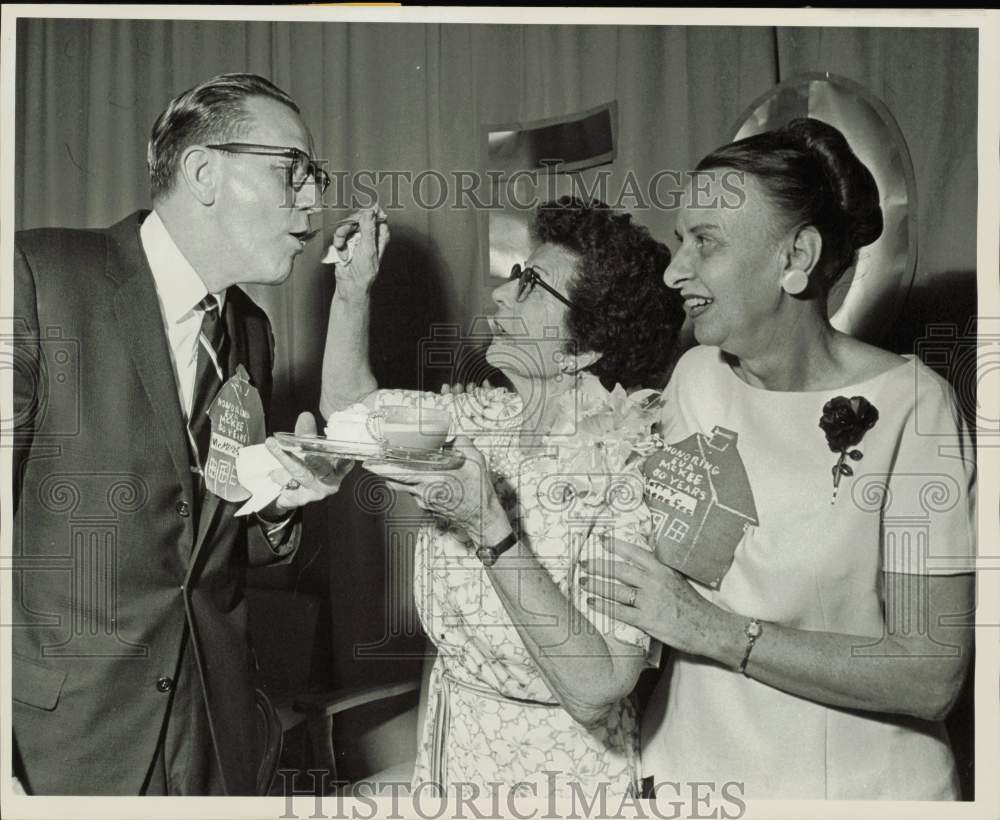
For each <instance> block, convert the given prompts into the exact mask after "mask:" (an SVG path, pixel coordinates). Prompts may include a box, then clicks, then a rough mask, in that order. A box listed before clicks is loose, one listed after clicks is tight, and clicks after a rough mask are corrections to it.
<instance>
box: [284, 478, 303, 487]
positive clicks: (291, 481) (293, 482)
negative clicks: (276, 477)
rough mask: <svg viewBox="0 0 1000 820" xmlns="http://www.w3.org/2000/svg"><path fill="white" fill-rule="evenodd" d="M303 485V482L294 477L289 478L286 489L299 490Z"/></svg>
mask: <svg viewBox="0 0 1000 820" xmlns="http://www.w3.org/2000/svg"><path fill="white" fill-rule="evenodd" d="M301 486H302V484H301V483H299V482H298V481H297V480H296V479H294V478H290V479H288V481H286V482H285V489H286V490H297V489H298V488H299V487H301Z"/></svg>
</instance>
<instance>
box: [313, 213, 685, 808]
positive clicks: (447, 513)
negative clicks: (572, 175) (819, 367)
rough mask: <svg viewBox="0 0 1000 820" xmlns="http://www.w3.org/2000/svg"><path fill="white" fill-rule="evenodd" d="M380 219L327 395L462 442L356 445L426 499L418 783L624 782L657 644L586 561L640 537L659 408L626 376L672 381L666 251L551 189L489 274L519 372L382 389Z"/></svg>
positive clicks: (633, 781)
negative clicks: (441, 458) (415, 458)
mask: <svg viewBox="0 0 1000 820" xmlns="http://www.w3.org/2000/svg"><path fill="white" fill-rule="evenodd" d="M373 226H374V220H373V218H372V217H371V216H370V215H363V218H362V219H361V220H360V223H359V226H358V233H359V234H360V238H359V240H358V241H359V244H358V246H357V247H356V248H355V249H354V253H352V254H351V256H350V261H349V262H338V263H337V265H336V276H337V289H336V293H335V295H334V302H333V306H332V309H331V314H330V330H329V335H328V339H327V348H326V353H325V357H324V365H323V393H322V399H321V409H322V410H323V413H324V415H329V414H330V413H331V412H333V411H335V410H338V409H341V408H343V407H345V406H347V405H349V404H351V403H352V402H355V401H357V400H358V399H359V397H365V398H364V403H365V404H366V406H367V407H369V408H379V407H386V406H389V405H410V406H421V407H437V408H447V409H448V410H450V411H451V413H452V416H453V422H454V425H455V427H456V428H457V429H458V430H459V431H460V432H461V433H462V434H463V435H459V437H458V438H457V440H456V443H455V446H456V447H458V448H461V449H462V450H463V452H464V454H465V462H464V464H463V465H462V466H461V467H459V468H456V469H454V470H451V471H448V472H433V473H428V472H413V471H412V470H409V471H408V470H406V469H405V468H402V467H400V466H398V465H389V464H386V463H384V462H383V463H370V464H366V465H365V466H366V467H368V468H369V469H370V470H372V471H373V472H376V473H378V474H379V475H382V476H384V477H385V478H387V479H388V480H389V481H390V483H391V486H392V487H393V488H395V489H397V490H400V491H405V492H408V493H410V494H412V495H413V496H414V497H415V498H416V500H417V503H418V505H420V506H421V507H423V508H424V509H426V510H429V511H430V512H432V513H434V518H433V519H431V520H429V521H428V522H427V523H426V525H424V526H423V527H422V529H421V531H420V534H419V537H418V542H417V546H416V567H415V598H416V602H417V607H418V611H419V613H420V617H421V620H422V622H423V625H424V627H425V629H426V632H427V634H428V636H429V637H430V639H431V641H433V643H434V644H435V645H436V647H437V651H438V656H437V660H436V663H435V666H434V669H433V672H432V675H431V679H430V690H429V696H428V698H427V702H428V712H427V715H426V719H425V722H424V731H423V737H422V738H421V741H420V745H419V753H418V759H417V764H416V769H415V772H414V785H415V786H418V785H420V784H424V783H428V784H435V785H436V786H437V787H438V788H441V789H447V788H449V787H456V786H459V785H460V784H475V785H476V786H477V787H478V788H480V789H489V788H490V784H495V783H500V784H503V785H505V786H508V787H513V786H515V785H518V784H520V786H519V787H520V788H522V789H525V790H527V791H528V792H529V793H531V794H534V795H538V794H541V793H543V792H544V793H550V792H555V793H556V794H557V795H562V796H568V795H569V794H570V793H571V791H570V790H571V789H577V790H579V793H580V794H584V795H586V796H587V799H588V800H589V799H592V798H593V796H594V795H595V794H598V793H600V792H604V793H605V794H606V795H607V796H608V797H609V798H614V797H615V796H618V797H620V798H623V797H625V796H626V795H627V794H631V793H634V792H633V791H632V790H634V789H635V788H636V785H637V775H638V758H637V753H638V749H637V734H638V727H637V722H636V713H635V709H634V706H633V704H632V702H631V700H630V698H629V695H630V693H631V691H632V689H633V687H634V686H635V683H636V680H637V678H638V676H639V673H640V672H641V671H642V669H643V668H644V667H645V666H646V665H647V664H649V663H650V662H651V656H653V655H656V650H657V648H658V647H656V646H655V645H654V646H653V647H651V645H650V643H651V642H650V641H649V639H648V638H647V637H646V636H645V635H644V634H643V633H642V632H641V631H639V630H636V629H633V628H629V627H627V626H625V625H623V624H622V623H621V622H619V621H618V620H616V619H615V618H614V617H605V616H601V615H596V614H595V613H594V611H593V610H592V609H588V608H587V606H586V605H585V603H584V601H583V595H582V592H581V589H580V586H579V584H578V583H577V578H578V575H579V566H580V561H581V560H582V559H585V558H587V557H590V558H595V557H597V556H599V555H600V554H601V552H602V544H604V543H606V542H608V541H610V540H612V539H618V540H625V541H628V542H630V543H633V544H636V545H637V546H638V547H639V548H647V547H646V546H645V545H646V542H647V537H648V535H649V532H650V517H649V512H648V510H647V508H646V507H645V505H644V503H643V502H642V485H641V478H640V476H639V474H638V470H637V467H636V461H637V457H636V453H635V451H634V448H635V447H636V446H640V447H641V446H642V444H643V443H644V442H648V440H649V436H650V426H651V424H652V423H653V422H654V421H655V419H656V416H657V415H658V411H657V409H656V406H657V405H656V402H655V398H656V396H655V394H653V391H648V390H647V391H639V392H633V393H632V394H631V395H629V394H628V393H627V389H629V390H631V389H634V388H640V387H644V386H648V385H662V383H663V380H664V378H665V375H666V372H667V370H668V369H669V367H670V365H671V363H672V361H673V358H674V349H675V346H676V342H677V335H678V331H679V329H680V326H681V323H682V321H683V315H682V310H681V304H680V300H679V299H678V298H677V297H676V295H674V294H672V293H671V292H670V291H669V289H667V288H666V287H665V286H664V284H663V282H662V278H661V277H662V274H663V270H664V269H665V268H666V266H667V264H668V263H669V261H670V253H669V251H668V249H667V248H666V247H665V246H664V245H662V244H660V243H659V242H656V241H655V240H654V239H652V237H651V236H650V235H649V233H648V231H646V230H645V229H644V228H642V227H639V226H637V225H634V224H632V222H631V220H630V218H629V217H628V216H625V215H616V214H615V213H613V212H612V211H611V210H609V209H608V208H607V206H604V205H602V204H600V203H583V202H580V201H578V200H574V199H569V198H564V199H560V200H559V201H557V202H550V203H547V204H546V205H543V206H542V207H541V208H540V209H539V210H538V212H537V217H536V219H535V224H534V235H535V238H536V240H537V246H536V247H535V249H534V251H533V252H532V253H531V255H530V256H529V257H528V259H527V260H526V261H525V262H524V264H523V265H516V266H515V267H514V270H513V271H512V273H511V277H510V280H509V281H508V282H506V283H504V284H502V285H500V286H499V287H498V288H496V289H495V290H494V291H493V300H494V302H495V303H496V313H495V315H493V316H492V318H491V322H492V327H493V339H492V342H491V344H490V346H489V349H488V351H487V354H486V355H487V360H488V361H489V362H490V363H492V364H493V365H494V366H495V367H497V368H499V369H500V370H501V371H502V372H503V373H504V374H505V375H506V376H507V378H508V379H509V380H510V383H511V385H512V386H513V389H512V390H506V389H501V388H496V389H477V390H474V391H472V392H467V393H462V394H458V395H452V394H451V393H446V394H443V395H440V394H434V393H423V394H421V393H417V392H415V391H402V390H377V389H376V387H377V385H376V383H375V381H374V378H373V376H372V374H371V371H370V369H369V367H368V362H367V347H366V343H365V337H366V334H367V332H366V329H365V328H366V324H367V310H368V307H367V299H368V297H367V293H368V289H369V288H370V286H371V282H372V281H373V279H374V277H375V274H376V268H377V264H378V263H377V256H378V254H377V252H376V250H375V248H376V245H377V242H376V240H375V238H374V227H373ZM344 233H346V232H345V231H342V232H341V235H339V236H338V237H336V238H335V240H334V246H335V248H342V247H344V246H345V245H346V242H345V239H346V237H345V236H344ZM359 339H360V340H361V342H360V344H359V341H358V340H359ZM602 381H604V382H605V383H606V384H607V385H608V386H609V387H612V386H613V388H614V389H613V390H612V391H610V392H609V391H608V390H607V389H606V388H605V387H604V386H602V384H601V382H602Z"/></svg>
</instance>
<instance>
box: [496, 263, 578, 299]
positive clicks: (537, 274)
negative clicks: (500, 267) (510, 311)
mask: <svg viewBox="0 0 1000 820" xmlns="http://www.w3.org/2000/svg"><path fill="white" fill-rule="evenodd" d="M542 273H544V271H542V269H541V268H536V267H535V266H534V265H527V266H525V267H524V268H522V267H521V266H520V265H514V267H512V268H511V269H510V281H512V282H513V281H514V280H515V279H517V280H518V286H517V301H518V302H523V301H524V300H525V299H527V298H528V295H529V294H530V293H531V291H532V290H533V289H534V287H535V285H541V287H542V289H543V290H546V291H548V292H549V293H551V294H552V295H553V296H555V297H556V299H558V300H559V301H560V302H562V303H563V304H564V305H566V307H570V308H571V307H575V306H574V304H573V303H572V302H571V301H570V300H569V299H567V298H566V297H565V296H563V295H562V294H561V293H560V292H559V291H557V290H556V289H555V288H553V287H551V286H550V285H546V284H545V280H544V279H542Z"/></svg>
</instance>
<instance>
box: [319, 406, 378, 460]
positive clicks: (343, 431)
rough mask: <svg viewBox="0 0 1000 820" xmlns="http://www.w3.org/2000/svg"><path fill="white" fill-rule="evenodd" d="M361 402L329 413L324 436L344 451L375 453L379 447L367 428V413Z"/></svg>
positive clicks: (368, 412)
mask: <svg viewBox="0 0 1000 820" xmlns="http://www.w3.org/2000/svg"><path fill="white" fill-rule="evenodd" d="M370 413H371V410H369V409H368V408H367V407H365V405H363V404H352V405H351V406H350V407H348V408H347V409H346V410H339V411H337V412H336V413H331V414H330V418H328V419H327V424H326V431H325V433H326V437H327V439H328V440H329V441H331V442H333V443H334V444H336V445H338V446H340V445H342V446H343V447H344V450H345V451H346V452H350V453H358V454H359V455H366V454H377V453H378V452H379V451H380V449H381V447H380V445H379V443H378V442H377V441H376V440H375V438H374V437H373V436H372V434H371V433H370V432H369V430H368V415H369V414H370Z"/></svg>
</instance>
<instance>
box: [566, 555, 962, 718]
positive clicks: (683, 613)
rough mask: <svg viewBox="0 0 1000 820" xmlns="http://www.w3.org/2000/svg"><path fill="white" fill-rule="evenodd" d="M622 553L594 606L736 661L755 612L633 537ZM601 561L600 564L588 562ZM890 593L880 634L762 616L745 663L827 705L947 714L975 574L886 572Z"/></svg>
mask: <svg viewBox="0 0 1000 820" xmlns="http://www.w3.org/2000/svg"><path fill="white" fill-rule="evenodd" d="M613 551H614V552H615V553H616V554H617V556H618V558H621V559H624V562H622V561H613V562H611V563H610V564H609V565H608V566H607V567H606V568H604V569H601V570H600V572H601V574H602V575H608V576H609V577H612V578H614V579H615V580H616V581H620V582H624V585H623V584H612V585H608V586H607V587H605V588H604V589H603V590H598V589H596V587H597V584H596V582H595V580H594V579H593V577H592V576H590V577H587V578H585V579H584V581H585V584H586V586H588V587H589V588H594V589H595V592H596V593H597V594H599V595H600V594H603V593H607V596H606V597H607V598H610V599H612V600H614V601H624V600H627V598H628V596H629V595H630V594H631V593H630V592H629V589H628V588H629V587H636V588H637V590H638V591H637V593H636V603H635V606H634V607H625V606H623V605H621V604H620V603H617V604H616V603H611V602H609V601H608V600H605V599H604V598H602V597H595V598H594V599H593V601H594V608H595V609H597V610H598V611H613V612H614V614H615V616H616V617H618V618H619V619H620V620H622V621H625V622H626V623H630V624H633V625H635V626H638V627H639V628H640V629H643V630H645V631H646V632H648V633H649V634H650V635H651V636H653V637H654V638H658V639H660V640H662V641H663V642H664V643H665V644H668V645H670V646H672V647H674V648H676V649H679V650H681V651H684V652H688V653H691V654H694V655H700V656H703V657H707V658H709V659H711V660H714V661H716V662H718V663H721V664H723V665H724V666H728V667H729V668H731V669H736V668H737V667H738V666H739V664H740V662H741V661H742V660H743V656H744V654H745V653H746V648H747V638H746V634H745V632H744V630H745V628H746V626H747V624H748V623H749V621H750V619H751V618H752V617H753V616H754V613H752V612H749V613H740V614H736V613H732V612H728V611H726V610H724V609H722V608H721V607H718V606H716V605H715V604H713V603H711V602H710V601H708V600H707V599H706V598H703V597H702V596H701V595H700V594H699V593H698V592H697V591H696V590H695V589H694V588H693V587H692V586H691V584H690V583H689V582H688V581H687V580H686V579H685V578H684V577H683V576H682V575H680V573H677V572H675V571H674V570H672V569H670V568H669V567H667V566H665V565H663V564H661V563H660V562H659V561H658V560H657V559H656V557H655V556H654V555H651V554H649V553H646V552H644V551H642V550H639V549H636V548H635V547H633V546H632V545H629V544H621V543H616V544H615V547H614V550H613ZM591 569H595V568H591ZM883 577H884V579H885V598H886V600H888V601H894V602H896V606H895V607H894V611H893V612H892V613H890V616H889V617H888V618H887V628H886V633H885V634H884V635H883V636H882V637H881V638H872V637H870V636H863V635H844V634H839V633H833V632H812V631H808V630H804V629H794V628H791V627H787V626H781V625H779V624H773V623H766V622H764V623H762V627H763V632H762V634H761V636H760V637H759V638H758V639H757V641H756V644H755V645H754V648H753V651H752V652H751V654H750V659H749V662H748V664H747V667H746V674H747V675H748V676H749V677H752V678H754V679H756V680H759V681H761V682H762V683H766V684H768V685H770V686H774V687H776V688H778V689H782V690H784V691H786V692H789V693H791V694H793V695H798V696H800V697H804V698H808V699H810V700H813V701H817V702H819V703H826V704H829V705H830V706H839V707H844V708H848V709H863V710H867V711H874V712H888V713H895V714H906V715H912V716H914V717H918V718H922V719H924V720H941V719H943V718H944V716H945V715H947V714H948V711H949V710H950V709H951V706H952V704H953V703H954V701H955V698H956V697H957V696H958V693H959V690H960V689H961V685H962V680H963V677H964V675H965V670H966V667H967V665H968V662H969V658H970V656H971V651H972V627H971V622H972V617H971V616H972V613H973V609H974V576H973V575H971V574H963V575H944V576H932V575H927V576H921V575H907V574H903V573H890V572H887V573H884V574H883Z"/></svg>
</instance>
